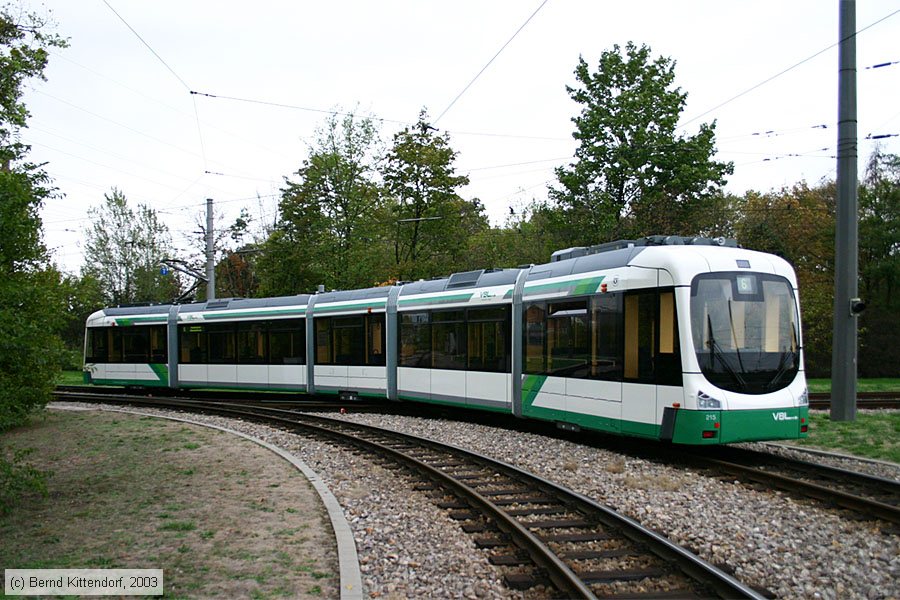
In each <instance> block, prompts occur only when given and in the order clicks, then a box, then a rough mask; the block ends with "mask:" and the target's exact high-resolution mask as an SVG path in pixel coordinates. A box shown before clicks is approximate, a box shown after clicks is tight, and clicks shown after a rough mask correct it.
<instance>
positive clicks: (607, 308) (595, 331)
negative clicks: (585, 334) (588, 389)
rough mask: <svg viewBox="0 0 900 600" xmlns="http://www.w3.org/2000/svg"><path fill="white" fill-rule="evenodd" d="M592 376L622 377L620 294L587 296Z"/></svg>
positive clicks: (618, 379) (608, 378)
mask: <svg viewBox="0 0 900 600" xmlns="http://www.w3.org/2000/svg"><path fill="white" fill-rule="evenodd" d="M591 323H592V328H591V329H592V331H591V374H590V377H591V378H592V379H604V380H608V381H621V379H622V295H621V294H604V295H602V296H594V297H593V298H591Z"/></svg>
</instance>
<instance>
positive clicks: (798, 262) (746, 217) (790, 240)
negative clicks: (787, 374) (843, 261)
mask: <svg viewBox="0 0 900 600" xmlns="http://www.w3.org/2000/svg"><path fill="white" fill-rule="evenodd" d="M834 199H835V188H834V185H833V184H831V183H829V184H823V185H820V186H818V187H815V188H810V187H809V186H808V185H807V184H805V183H800V184H797V185H795V186H794V187H792V188H784V189H782V190H780V191H777V192H776V191H772V192H769V193H766V194H760V193H758V192H754V191H750V192H747V194H745V196H744V198H743V200H742V201H741V202H740V203H739V206H738V208H737V210H738V213H739V219H738V221H737V223H735V231H736V234H737V240H738V242H740V243H741V245H743V246H744V247H745V248H750V249H752V250H759V251H760V252H769V253H771V254H775V255H778V256H781V257H782V258H784V259H785V260H787V261H788V262H789V263H791V265H793V267H794V269H795V270H796V272H797V280H798V285H799V289H800V302H801V314H802V320H803V343H804V353H805V358H806V369H807V371H808V372H809V373H810V374H811V375H813V376H820V375H824V374H827V373H829V372H830V370H831V336H832V312H833V291H834V201H835V200H834Z"/></svg>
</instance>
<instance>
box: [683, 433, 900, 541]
mask: <svg viewBox="0 0 900 600" xmlns="http://www.w3.org/2000/svg"><path fill="white" fill-rule="evenodd" d="M688 457H689V458H688V460H689V461H690V462H691V463H694V464H695V465H697V466H700V467H704V468H711V469H713V470H716V471H725V472H726V473H729V474H730V475H733V476H737V477H739V478H741V479H744V480H749V481H752V482H756V483H761V484H763V485H765V486H766V487H770V488H777V489H782V490H785V491H788V492H791V493H793V494H798V495H801V496H806V497H810V498H816V499H818V500H821V501H823V502H825V503H827V504H830V505H833V506H839V507H841V508H845V509H849V510H852V511H855V512H857V513H859V514H860V515H862V516H864V517H866V518H878V519H883V520H885V521H888V522H890V523H893V524H894V525H900V483H898V482H897V481H893V480H890V479H885V478H882V477H875V476H873V475H866V474H864V473H859V472H856V471H849V470H846V469H840V468H837V467H831V466H827V465H823V464H819V463H814V462H809V461H804V460H799V459H795V458H788V457H786V456H782V455H779V454H772V453H770V452H757V451H753V450H747V449H744V448H735V447H727V448H716V449H715V450H714V451H713V452H707V453H700V452H696V451H695V452H690V453H689V454H688Z"/></svg>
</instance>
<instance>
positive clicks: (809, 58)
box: [678, 9, 900, 127]
mask: <svg viewBox="0 0 900 600" xmlns="http://www.w3.org/2000/svg"><path fill="white" fill-rule="evenodd" d="M897 13H900V9H897V10H895V11H894V12H892V13H890V14H888V15H885V16H884V17H882V18H880V19H878V20H877V21H875V22H874V23H870V24H869V25H866V26H865V27H863V28H862V29H858V30H856V31H855V32H854V33H853V34H851V35H850V36H849V37H855V36H857V35H859V34H860V33H862V32H864V31H866V30H867V29H871V28H872V27H874V26H875V25H878V24H879V23H881V22H883V21H885V20H887V19H889V18H891V17H893V16H894V15H896V14H897ZM849 37H848V39H849ZM843 41H844V40H838V41H837V42H835V43H833V44H830V45H828V46H826V47H825V48H822V49H821V50H819V51H818V52H816V53H815V54H813V55H811V56H807V57H806V58H804V59H803V60H801V61H800V62H797V63H795V64H793V65H791V66H790V67H788V68H786V69H784V70H782V71H779V72H778V73H776V74H775V75H772V76H771V77H768V78H767V79H764V80H763V81H760V82H759V83H757V84H756V85H754V86H752V87H749V88H747V89H746V90H744V91H743V92H741V93H739V94H737V95H735V96H732V97H731V98H729V99H728V100H726V101H724V102H722V103H721V104H717V105H716V106H714V107H712V108H710V109H709V110H706V111H704V112H702V113H700V114H699V115H697V116H695V117H693V118H692V119H688V120H687V121H684V122H683V123H679V125H678V126H679V127H684V126H686V125H689V124H690V123H693V122H694V121H697V120H698V119H700V118H701V117H705V116H706V115H708V114H709V113H711V112H715V111H717V110H719V109H720V108H722V107H723V106H725V105H727V104H731V103H732V102H734V101H735V100H737V99H738V98H741V97H742V96H746V95H747V94H749V93H750V92H752V91H754V90H756V89H758V88H761V87H762V86H764V85H766V84H767V83H769V82H771V81H774V80H775V79H778V78H779V77H781V76H782V75H784V74H785V73H788V72H790V71H793V70H794V69H796V68H797V67H799V66H800V65H803V64H805V63H808V62H809V61H811V60H812V59H814V58H816V57H817V56H819V55H821V54H824V53H825V52H827V51H828V50H831V49H832V48H834V47H836V46H839V45H840V44H841V42H843Z"/></svg>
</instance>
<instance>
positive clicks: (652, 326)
mask: <svg viewBox="0 0 900 600" xmlns="http://www.w3.org/2000/svg"><path fill="white" fill-rule="evenodd" d="M655 300H656V293H655V292H642V293H637V294H628V295H626V296H625V379H632V380H637V381H645V382H648V383H652V382H653V381H654V379H655V375H654V372H653V360H654V356H655V353H656V306H655V302H654V301H655Z"/></svg>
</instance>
